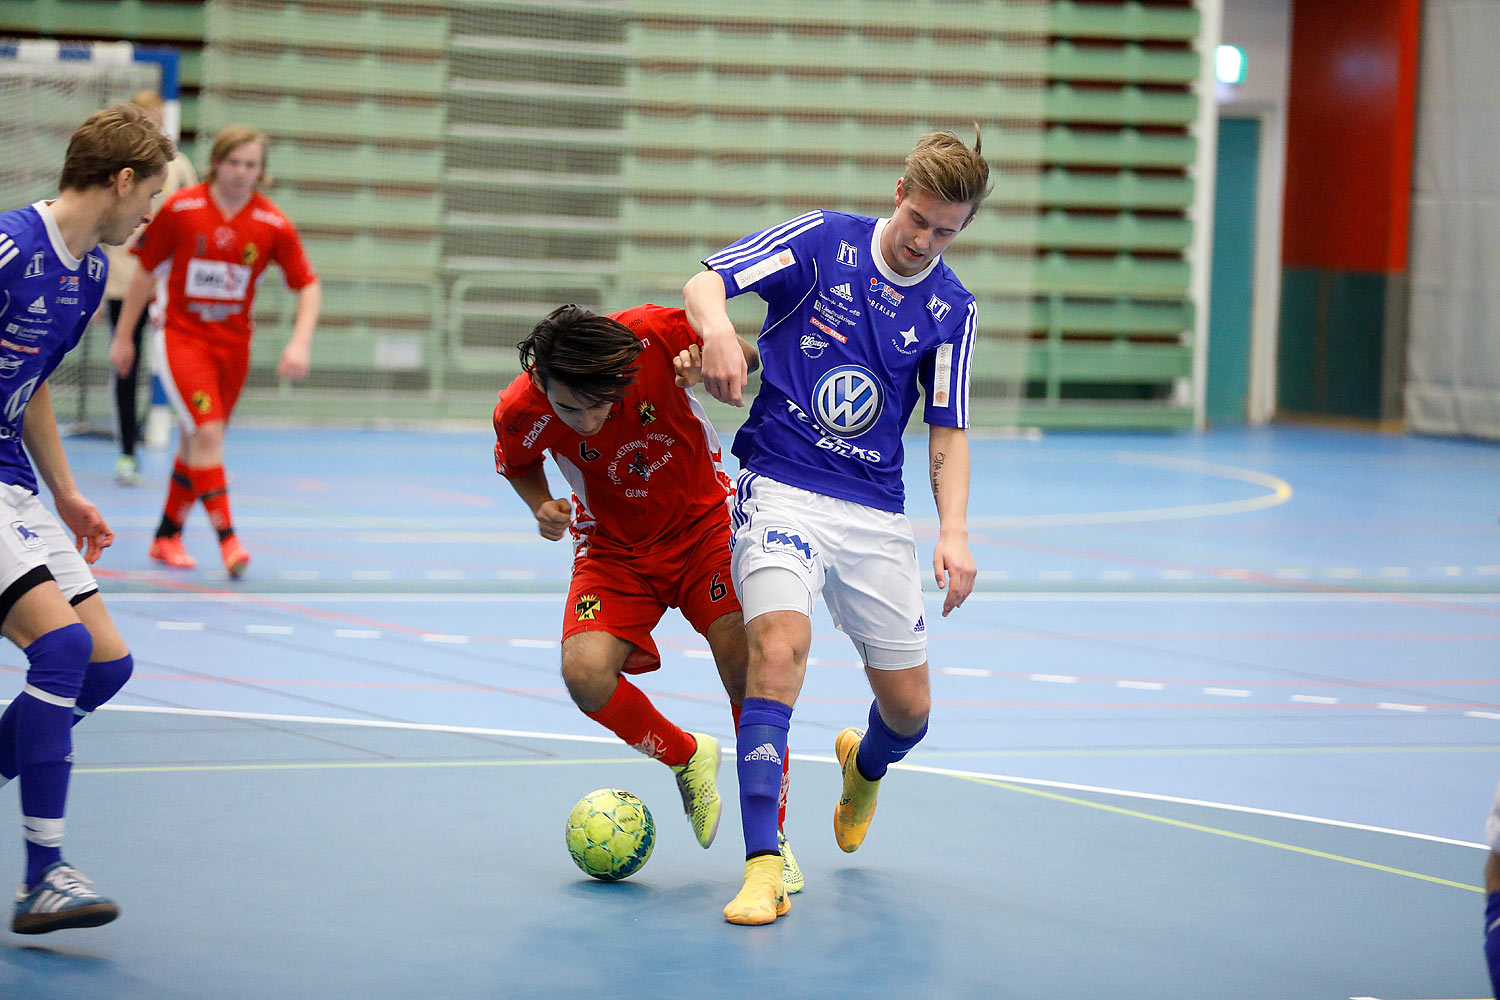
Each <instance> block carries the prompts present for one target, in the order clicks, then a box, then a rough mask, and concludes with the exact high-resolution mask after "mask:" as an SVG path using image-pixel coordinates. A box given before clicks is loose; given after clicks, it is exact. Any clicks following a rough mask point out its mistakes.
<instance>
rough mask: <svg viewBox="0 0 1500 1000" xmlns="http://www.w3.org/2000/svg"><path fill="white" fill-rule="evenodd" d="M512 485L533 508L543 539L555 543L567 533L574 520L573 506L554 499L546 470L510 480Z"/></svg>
mask: <svg viewBox="0 0 1500 1000" xmlns="http://www.w3.org/2000/svg"><path fill="white" fill-rule="evenodd" d="M510 485H511V488H512V489H514V490H515V491H516V495H517V496H519V497H520V498H521V500H522V501H523V502H524V503H525V504H526V506H527V507H529V508H531V514H532V516H533V517H535V518H536V528H537V531H539V532H541V535H542V537H543V538H545V539H547V541H549V542H555V541H557V540H558V539H559V538H561V537H562V536H563V535H565V534H566V533H567V531H568V524H569V523H570V522H571V521H572V519H573V505H572V504H570V503H568V501H567V500H566V499H561V498H559V499H553V497H552V488H551V487H550V486H548V485H547V472H546V470H545V469H542V468H541V467H538V468H537V469H536V471H535V472H532V473H529V474H527V475H524V476H519V477H517V478H515V479H512V480H510Z"/></svg>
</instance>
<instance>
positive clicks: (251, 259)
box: [240, 243, 260, 267]
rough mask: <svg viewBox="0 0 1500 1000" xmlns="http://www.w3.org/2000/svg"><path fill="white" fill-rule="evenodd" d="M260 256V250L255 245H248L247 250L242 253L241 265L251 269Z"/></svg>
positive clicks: (246, 245)
mask: <svg viewBox="0 0 1500 1000" xmlns="http://www.w3.org/2000/svg"><path fill="white" fill-rule="evenodd" d="M259 256H260V250H259V249H258V248H257V247H256V245H255V244H254V243H246V244H245V249H243V250H241V251H240V263H241V264H244V265H245V266H246V267H250V266H252V265H253V264H254V263H255V258H257V257H259Z"/></svg>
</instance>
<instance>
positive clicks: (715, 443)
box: [682, 388, 724, 482]
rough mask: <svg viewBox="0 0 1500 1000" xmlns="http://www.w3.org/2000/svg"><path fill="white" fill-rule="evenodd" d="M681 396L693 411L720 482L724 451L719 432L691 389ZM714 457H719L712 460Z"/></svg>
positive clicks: (722, 474) (683, 391)
mask: <svg viewBox="0 0 1500 1000" xmlns="http://www.w3.org/2000/svg"><path fill="white" fill-rule="evenodd" d="M682 394H683V395H684V396H686V397H687V399H688V407H689V408H690V409H691V410H692V411H693V416H695V417H697V418H698V428H699V430H701V431H702V432H703V443H704V444H706V445H707V446H708V457H709V461H711V462H712V463H713V467H714V473H715V474H716V476H715V478H718V479H719V481H720V482H722V481H723V479H722V478H720V477H723V476H724V462H723V457H724V449H723V446H722V445H720V444H719V432H718V431H717V430H715V429H714V425H713V421H712V420H709V419H708V411H707V410H705V409H704V408H703V404H702V403H700V402H698V397H697V396H695V395H694V394H693V390H692V389H690V388H689V389H683V390H682ZM715 455H718V456H719V457H718V458H717V459H716V458H714V456H715Z"/></svg>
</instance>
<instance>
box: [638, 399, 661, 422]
mask: <svg viewBox="0 0 1500 1000" xmlns="http://www.w3.org/2000/svg"><path fill="white" fill-rule="evenodd" d="M635 412H636V415H637V416H638V417H640V418H641V426H642V427H644V426H645V425H646V424H654V423H656V404H655V403H652V402H650V401H649V400H648V401H645V402H642V403H641V404H640V405H639V406H637V407H636V408H635Z"/></svg>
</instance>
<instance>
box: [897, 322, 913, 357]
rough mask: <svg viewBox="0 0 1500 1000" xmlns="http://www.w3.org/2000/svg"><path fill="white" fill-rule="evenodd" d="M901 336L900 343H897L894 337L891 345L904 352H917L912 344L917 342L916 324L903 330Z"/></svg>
mask: <svg viewBox="0 0 1500 1000" xmlns="http://www.w3.org/2000/svg"><path fill="white" fill-rule="evenodd" d="M900 336H901V341H900V343H897V342H896V339H895V338H894V337H892V338H891V346H892V347H894V348H895V349H896V350H898V351H900V352H901V353H902V354H916V353H917V349H916V348H915V347H913V346H912V345H913V344H915V343H916V342H917V328H916V327H915V326H911V327H908V328H907V329H905V330H902V331H901V334H900Z"/></svg>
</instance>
